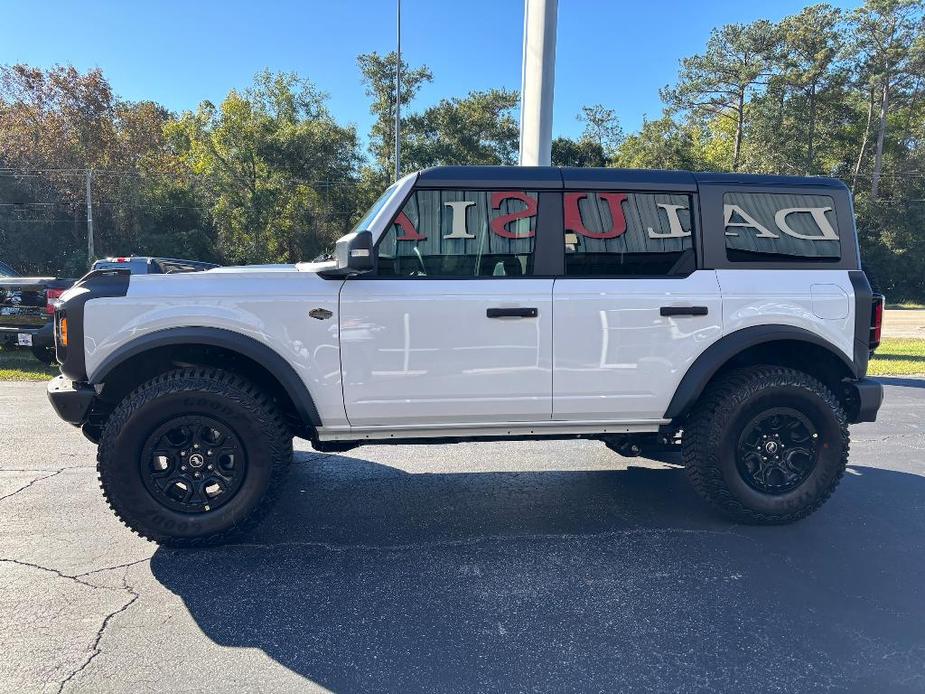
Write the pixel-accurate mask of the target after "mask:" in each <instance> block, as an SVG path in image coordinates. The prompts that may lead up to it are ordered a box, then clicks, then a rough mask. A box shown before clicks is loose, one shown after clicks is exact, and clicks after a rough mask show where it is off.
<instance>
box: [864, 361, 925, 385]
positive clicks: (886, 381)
mask: <svg viewBox="0 0 925 694" xmlns="http://www.w3.org/2000/svg"><path fill="white" fill-rule="evenodd" d="M922 361H925V357H923V358H922ZM874 380H875V381H880V383H882V384H883V385H885V386H901V387H903V388H925V378H900V377H897V376H876V377H875V378H874Z"/></svg>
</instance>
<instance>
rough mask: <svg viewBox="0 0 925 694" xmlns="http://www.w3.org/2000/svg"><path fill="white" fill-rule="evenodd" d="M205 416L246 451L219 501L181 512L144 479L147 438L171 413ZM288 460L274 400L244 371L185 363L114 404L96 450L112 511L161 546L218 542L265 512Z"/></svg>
mask: <svg viewBox="0 0 925 694" xmlns="http://www.w3.org/2000/svg"><path fill="white" fill-rule="evenodd" d="M185 415H202V416H208V417H212V418H214V419H215V420H216V421H221V422H222V424H224V425H225V426H226V427H227V428H228V429H229V430H231V431H232V432H234V434H235V435H236V436H237V438H238V440H239V441H240V442H241V443H242V446H243V449H244V453H245V455H246V464H247V467H246V469H245V476H244V479H243V482H242V483H241V486H240V488H239V489H238V490H237V491H236V493H235V494H234V496H233V497H232V498H231V499H230V500H229V501H227V503H225V504H224V505H223V506H221V507H220V508H216V509H214V510H211V511H206V512H201V513H183V512H179V511H176V510H173V509H170V508H167V507H165V506H164V505H163V504H161V503H159V501H158V500H157V499H156V498H155V497H154V496H153V495H152V494H151V493H150V492H149V490H148V489H147V488H146V487H145V484H144V483H143V481H142V471H141V464H142V463H141V457H142V450H143V447H144V446H145V441H146V440H147V439H148V437H149V436H150V435H151V433H152V432H153V431H155V429H156V428H157V427H158V426H159V425H160V424H161V423H162V422H165V421H168V420H170V419H171V418H172V417H182V416H185ZM291 461H292V433H291V431H290V430H289V429H288V427H287V426H286V424H285V423H284V421H283V418H282V416H281V414H280V412H279V410H278V409H277V408H276V406H275V405H274V404H273V402H272V401H271V399H270V398H268V397H267V395H266V394H265V393H263V392H262V391H261V390H260V389H259V388H257V387H256V386H255V385H254V384H252V383H250V382H249V381H247V380H246V379H244V378H241V377H240V376H238V375H236V374H232V373H229V372H226V371H222V370H220V369H209V368H183V369H177V370H175V371H170V372H167V373H164V374H162V375H160V376H157V377H156V378H154V379H152V380H150V381H148V382H146V383H144V384H142V385H140V386H139V387H138V388H136V389H135V390H134V391H132V392H131V393H130V394H129V395H127V396H126V397H125V398H124V399H123V400H122V402H120V403H119V405H118V406H116V408H115V410H114V411H113V412H112V415H111V416H110V417H109V419H108V421H107V422H106V426H105V427H104V428H103V431H102V435H101V437H100V443H99V449H98V452H97V466H96V469H97V472H98V474H99V481H100V487H101V488H102V490H103V494H104V495H105V497H106V500H107V502H108V503H109V505H110V507H111V508H112V510H113V512H115V514H116V516H117V517H118V518H119V519H120V520H121V521H122V522H123V523H124V524H125V525H127V526H128V527H129V528H130V529H131V530H133V531H134V532H136V533H137V534H138V535H140V536H142V537H144V538H146V539H149V540H153V541H154V542H157V543H159V544H162V545H168V546H174V547H193V546H204V545H214V544H221V543H222V542H225V541H227V540H229V539H231V538H232V537H234V536H235V535H238V534H239V533H242V532H244V531H246V530H248V529H250V528H252V527H253V526H254V525H256V524H257V523H258V522H259V520H260V519H261V518H262V517H263V515H264V514H265V513H266V511H267V510H268V509H269V508H270V506H271V505H272V503H273V502H274V501H275V499H276V497H277V495H278V493H279V491H280V488H281V486H282V482H283V479H284V477H285V473H286V471H287V468H288V466H289V464H290V462H291Z"/></svg>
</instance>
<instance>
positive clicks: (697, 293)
mask: <svg viewBox="0 0 925 694" xmlns="http://www.w3.org/2000/svg"><path fill="white" fill-rule="evenodd" d="M692 204H693V196H692V195H690V194H686V193H648V192H646V193H641V192H627V193H622V192H592V191H587V192H582V191H566V193H565V201H564V209H565V215H564V217H565V219H564V222H565V224H564V226H565V230H564V231H565V272H564V276H563V277H562V278H560V279H557V280H556V283H555V289H554V292H553V310H554V313H555V338H554V350H553V351H554V354H555V365H554V371H553V419H557V420H558V419H561V420H608V421H629V422H638V421H643V420H653V419H660V418H662V415H663V414H664V413H665V410H666V409H667V407H668V404H669V402H670V401H671V398H672V396H673V395H674V392H675V389H676V388H677V386H678V384H679V383H680V381H681V378H683V376H684V374H685V373H686V372H687V369H688V368H689V367H690V365H691V364H692V363H693V361H694V360H695V359H696V358H697V357H698V356H699V355H700V354H701V353H702V352H703V350H704V349H706V348H707V347H708V346H709V345H710V344H712V343H713V342H714V341H715V340H717V339H719V338H720V336H721V334H722V297H721V294H720V287H719V284H718V283H717V279H716V273H715V272H714V271H712V270H697V269H696V263H695V257H694V248H693V236H692V230H693V224H692V219H693V218H694V217H695V215H693V214H692V212H693V208H692Z"/></svg>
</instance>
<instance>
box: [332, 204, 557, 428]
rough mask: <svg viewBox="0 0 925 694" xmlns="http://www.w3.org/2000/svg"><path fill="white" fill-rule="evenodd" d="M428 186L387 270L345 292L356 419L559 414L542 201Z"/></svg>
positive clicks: (401, 218) (410, 210)
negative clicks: (541, 265)
mask: <svg viewBox="0 0 925 694" xmlns="http://www.w3.org/2000/svg"><path fill="white" fill-rule="evenodd" d="M541 195H542V196H549V195H558V193H539V192H537V191H530V190H522V189H517V190H510V189H509V190H494V191H492V190H477V189H434V190H417V191H416V192H414V193H413V194H412V195H411V197H410V198H409V200H408V201H407V202H406V204H405V205H404V207H403V209H402V210H401V212H400V213H399V214H398V215H397V217H396V219H395V220H394V221H393V223H392V224H391V225H390V227H389V228H388V230H387V231H386V232H385V234H384V235H383V236H382V237H381V239H380V242H379V244H378V246H377V257H378V260H377V266H378V267H377V270H376V271H375V272H373V273H369V274H366V275H361V276H359V277H354V278H350V279H348V280H347V281H346V282H345V283H344V285H343V288H342V289H341V295H340V337H341V339H340V343H341V360H342V377H343V388H344V403H345V408H346V414H347V418H348V420H349V422H350V424H351V425H352V426H355V427H357V426H358V427H369V426H400V425H403V424H404V425H412V424H413V425H440V424H465V423H474V422H486V423H493V424H496V423H500V422H517V421H520V422H523V421H538V420H546V421H548V420H549V418H550V415H551V412H552V378H551V369H552V285H553V280H552V278H551V277H545V278H540V277H537V276H535V256H536V253H535V251H536V232H537V225H538V223H542V214H543V213H542V212H541V205H540V197H541Z"/></svg>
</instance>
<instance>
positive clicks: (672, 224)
mask: <svg viewBox="0 0 925 694" xmlns="http://www.w3.org/2000/svg"><path fill="white" fill-rule="evenodd" d="M657 205H658V206H659V207H660V208H661V209H663V210H665V214H667V215H668V229H669V231H668V233H667V234H659V233H658V232H657V231H655V229H653V228H652V227H649V228H648V229H647V230H646V231H647V232H648V233H649V238H650V239H681V238H684V237H685V236H690V235H691V232H689V231H684V227H682V226H681V218H680V217H679V216H678V210H686V209H687V205H667V204H665V203H663V202H660V203H657Z"/></svg>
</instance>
